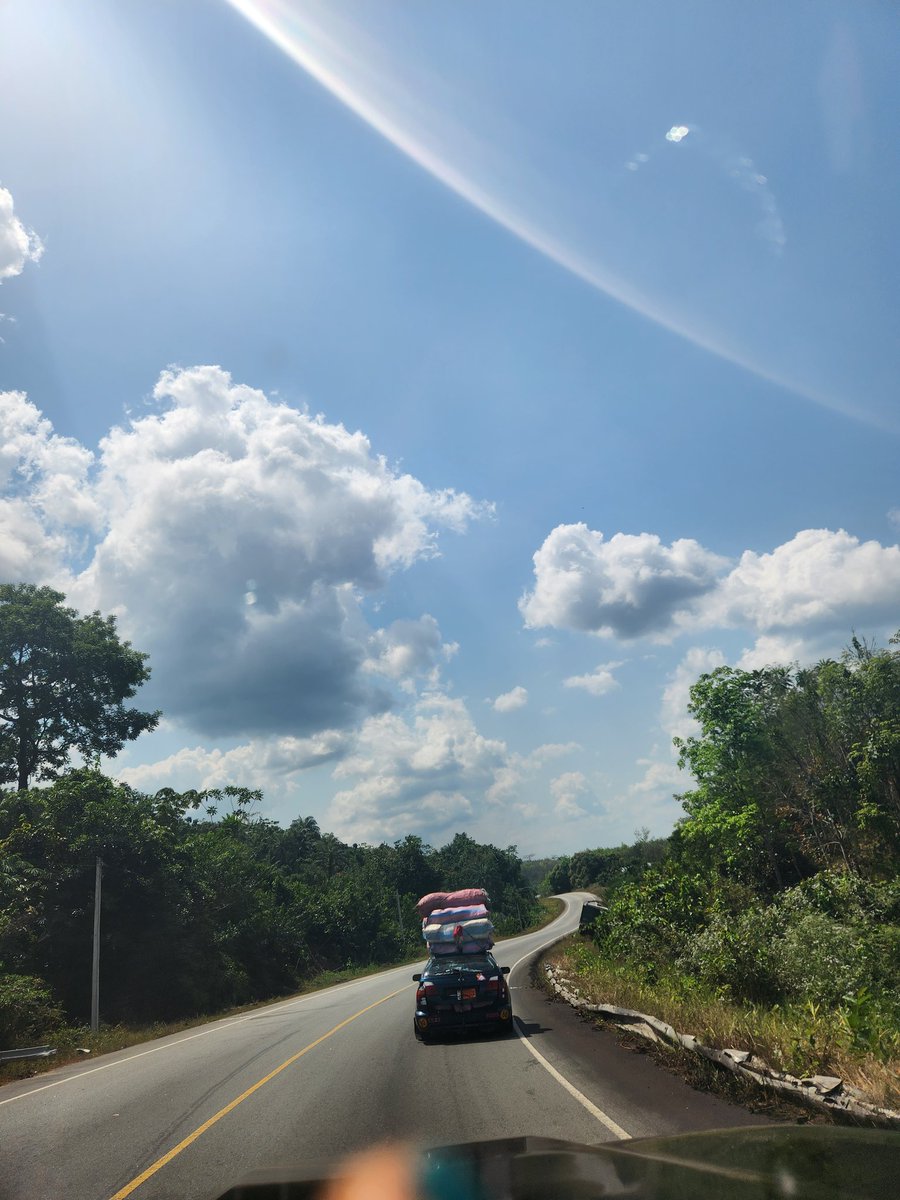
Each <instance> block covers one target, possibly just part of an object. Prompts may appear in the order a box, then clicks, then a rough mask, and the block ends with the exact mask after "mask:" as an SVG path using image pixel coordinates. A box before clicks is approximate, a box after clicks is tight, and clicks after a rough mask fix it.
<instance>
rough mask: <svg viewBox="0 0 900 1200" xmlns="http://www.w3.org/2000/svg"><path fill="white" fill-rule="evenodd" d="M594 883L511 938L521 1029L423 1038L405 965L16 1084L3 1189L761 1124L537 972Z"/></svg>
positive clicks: (4, 1097) (7, 1112) (79, 1191)
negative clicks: (585, 1010)
mask: <svg viewBox="0 0 900 1200" xmlns="http://www.w3.org/2000/svg"><path fill="white" fill-rule="evenodd" d="M585 898H586V897H585V896H584V894H582V893H570V894H567V895H566V896H564V897H563V900H564V902H565V911H564V912H563V913H562V914H561V916H560V917H558V918H557V919H556V921H554V922H553V923H552V924H550V925H548V926H547V927H545V928H544V929H542V930H540V931H538V932H537V933H532V934H526V935H523V936H521V937H517V938H510V939H508V940H506V941H504V942H502V943H500V944H499V945H498V947H497V951H496V956H497V958H498V960H499V961H500V962H501V964H509V965H511V966H512V970H511V973H510V976H509V981H510V987H511V990H512V995H513V1008H514V1010H515V1012H516V1020H517V1032H518V1034H519V1036H518V1037H517V1038H495V1037H492V1038H485V1037H482V1036H481V1035H473V1036H471V1037H466V1038H461V1039H447V1040H446V1041H436V1042H433V1043H430V1044H427V1045H423V1044H421V1043H418V1042H416V1041H415V1039H414V1037H413V1030H412V1012H413V999H414V993H413V988H412V983H411V980H410V976H411V974H412V972H413V970H414V969H415V968H413V967H410V966H404V967H395V968H392V969H390V970H387V971H383V972H380V973H379V974H377V975H370V976H366V977H365V978H362V979H358V980H354V981H352V982H351V983H346V984H341V985H339V986H337V987H333V988H327V989H325V990H323V991H319V992H312V993H308V994H306V995H304V996H300V997H296V998H294V999H290V1000H286V1001H281V1002H278V1003H276V1004H272V1005H269V1006H267V1007H265V1008H260V1009H255V1010H254V1011H252V1012H250V1013H245V1014H243V1015H241V1016H238V1017H231V1018H225V1019H223V1020H220V1021H215V1022H212V1023H210V1024H209V1025H206V1026H202V1027H200V1028H195V1029H193V1030H191V1031H190V1032H187V1033H182V1034H175V1035H173V1036H171V1037H168V1038H162V1039H159V1040H158V1041H156V1042H151V1043H146V1044H145V1045H144V1046H142V1047H141V1049H139V1050H135V1049H134V1048H131V1049H129V1050H125V1051H120V1052H119V1053H117V1054H111V1055H107V1056H105V1058H104V1059H103V1061H102V1062H99V1063H92V1064H90V1065H88V1064H75V1065H73V1066H70V1067H63V1068H60V1069H59V1070H57V1071H54V1072H51V1073H49V1074H47V1075H42V1076H39V1077H37V1078H35V1079H32V1080H26V1081H22V1082H19V1083H14V1084H9V1085H7V1087H5V1088H3V1090H2V1093H0V1197H2V1200H38V1198H40V1200H46V1198H52V1197H56V1196H60V1197H61V1196H78V1197H80V1198H83V1200H112V1198H116V1200H125V1197H128V1196H134V1197H135V1200H163V1198H175V1197H178V1200H191V1198H196V1200H200V1198H204V1200H205V1198H208V1197H215V1196H217V1195H219V1194H221V1193H222V1192H223V1191H225V1190H226V1188H227V1187H228V1186H229V1185H230V1184H232V1183H233V1182H234V1181H235V1180H236V1179H238V1178H240V1177H241V1176H242V1175H245V1174H246V1173H247V1172H249V1171H251V1170H255V1169H257V1168H262V1167H270V1166H273V1165H278V1164H283V1163H285V1162H291V1161H293V1162H296V1161H300V1160H304V1161H307V1162H309V1161H314V1162H315V1163H317V1164H321V1165H323V1166H325V1165H328V1164H332V1163H333V1162H334V1161H335V1160H336V1159H338V1158H340V1157H342V1156H343V1155H345V1154H347V1153H349V1152H351V1151H353V1150H358V1149H361V1148H363V1147H366V1146H370V1145H372V1144H374V1143H377V1142H380V1141H386V1140H394V1139H398V1138H403V1139H406V1140H412V1141H414V1142H417V1143H419V1144H422V1145H436V1144H441V1143H450V1142H462V1141H475V1140H481V1139H486V1138H499V1137H510V1136H517V1135H521V1134H526V1133H527V1134H536V1135H541V1136H545V1137H558V1138H565V1139H569V1140H573V1141H580V1142H588V1143H592V1142H599V1141H607V1140H611V1139H615V1138H619V1137H623V1136H644V1135H648V1134H652V1133H669V1132H676V1131H681V1130H683V1129H697V1128H705V1129H708V1128H717V1127H724V1126H728V1125H737V1124H745V1123H756V1121H758V1120H759V1118H753V1117H751V1116H750V1115H749V1114H746V1113H744V1112H743V1110H741V1109H737V1108H735V1107H733V1106H731V1105H727V1104H724V1103H723V1102H721V1101H718V1100H715V1099H714V1098H712V1097H709V1096H705V1095H702V1094H700V1093H697V1092H694V1091H692V1090H691V1089H690V1088H688V1087H687V1086H686V1085H684V1084H683V1083H682V1082H681V1081H680V1080H678V1079H677V1078H675V1077H674V1076H670V1075H669V1074H668V1073H667V1072H664V1071H661V1070H660V1069H659V1068H657V1067H656V1066H655V1065H654V1064H653V1063H652V1062H651V1061H650V1060H648V1059H647V1058H646V1057H645V1056H641V1055H635V1054H632V1053H630V1052H629V1051H627V1050H624V1049H623V1048H622V1047H621V1046H620V1045H619V1044H618V1042H617V1041H616V1040H615V1038H614V1037H613V1036H612V1035H603V1034H597V1033H596V1032H595V1031H593V1030H592V1029H591V1028H590V1027H589V1026H588V1025H587V1024H585V1023H584V1022H582V1021H580V1020H579V1018H578V1017H577V1016H576V1015H575V1014H574V1013H572V1012H571V1010H569V1009H567V1008H566V1007H565V1006H564V1005H561V1004H556V1003H551V1002H550V1001H549V999H548V998H547V997H546V996H545V995H544V994H543V993H542V992H540V991H538V990H537V989H534V988H532V987H531V986H530V984H529V974H528V972H529V964H530V962H531V960H533V958H534V956H535V954H536V953H538V952H539V951H540V950H541V949H542V948H544V947H545V946H547V945H549V944H551V943H552V942H553V941H554V940H556V939H557V938H558V937H560V936H562V935H563V934H565V933H567V932H570V931H571V930H572V929H574V928H575V927H576V926H577V924H578V918H579V915H580V910H581V904H582V901H583V900H584V899H585Z"/></svg>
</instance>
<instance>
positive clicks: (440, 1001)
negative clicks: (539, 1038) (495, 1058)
mask: <svg viewBox="0 0 900 1200" xmlns="http://www.w3.org/2000/svg"><path fill="white" fill-rule="evenodd" d="M508 974H509V967H499V966H498V965H497V963H496V961H495V960H494V957H493V955H492V954H487V953H484V954H447V955H436V956H435V957H433V958H430V959H429V960H428V963H427V965H426V967H425V970H424V971H423V972H422V973H421V974H420V975H413V979H414V980H415V982H416V983H417V984H418V985H419V986H418V987H417V988H416V1015H415V1018H414V1020H413V1028H414V1030H415V1034H416V1037H417V1038H419V1039H420V1040H421V1041H423V1042H424V1041H428V1039H429V1038H430V1037H431V1036H432V1035H433V1034H437V1033H444V1032H448V1031H450V1030H460V1029H485V1030H490V1029H493V1030H495V1031H496V1032H498V1033H511V1032H512V1028H513V1020H512V1005H511V1003H510V998H509V986H508V985H507V982H506V979H505V976H507V975H508Z"/></svg>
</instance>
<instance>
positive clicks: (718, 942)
mask: <svg viewBox="0 0 900 1200" xmlns="http://www.w3.org/2000/svg"><path fill="white" fill-rule="evenodd" d="M779 933H780V920H779V914H778V913H776V912H774V911H773V910H772V909H770V908H754V909H750V910H749V911H748V912H745V913H744V914H743V915H742V916H739V917H735V916H732V915H731V914H730V913H716V914H715V915H714V916H713V917H712V919H711V920H710V922H709V924H708V925H707V926H706V928H705V929H703V930H701V932H700V933H699V934H697V936H696V938H695V939H694V940H692V941H691V943H690V944H689V945H688V947H687V949H686V951H685V953H684V954H683V955H682V957H681V959H680V961H679V965H680V966H681V967H682V969H683V970H685V971H688V972H690V973H691V974H693V975H694V976H695V977H696V978H697V979H698V980H699V981H700V982H701V983H704V984H706V985H707V986H708V987H711V988H713V989H714V990H715V991H716V992H717V993H718V994H719V995H720V996H722V998H723V999H726V998H727V999H735V1000H750V1001H752V1002H754V1003H761V1004H766V1003H774V1002H775V1001H776V1000H778V999H779V998H780V997H781V994H782V984H781V978H780V970H779V967H780V959H779V956H778V954H777V953H776V950H775V946H776V945H777V941H776V939H777V937H778V934H779Z"/></svg>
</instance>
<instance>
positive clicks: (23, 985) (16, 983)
mask: <svg viewBox="0 0 900 1200" xmlns="http://www.w3.org/2000/svg"><path fill="white" fill-rule="evenodd" d="M62 1020H63V1016H62V1011H61V1009H60V1007H59V1005H58V1004H56V1002H55V1001H54V999H53V996H52V995H51V992H50V989H49V988H48V987H47V985H46V983H44V981H43V979H38V977H37V976H36V975H0V1049H4V1050H11V1049H16V1048H18V1047H20V1046H27V1045H30V1044H31V1043H33V1042H36V1041H38V1040H39V1039H40V1038H41V1037H43V1036H44V1035H45V1034H46V1032H47V1031H48V1030H50V1029H53V1028H54V1027H55V1026H57V1025H61V1024H62Z"/></svg>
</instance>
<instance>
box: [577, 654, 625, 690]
mask: <svg viewBox="0 0 900 1200" xmlns="http://www.w3.org/2000/svg"><path fill="white" fill-rule="evenodd" d="M621 666H622V663H620V662H608V663H601V664H600V665H599V667H597V668H596V669H595V670H594V671H592V672H591V673H590V674H589V675H570V676H569V678H568V679H566V680H564V686H565V687H567V688H581V689H582V690H583V691H585V692H590V694H591V695H592V696H605V695H606V693H607V692H612V691H614V690H615V689H616V688H617V687H619V686H620V684H619V681H618V679H616V677H615V675H613V671H615V670H616V669H617V668H618V667H621Z"/></svg>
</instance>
